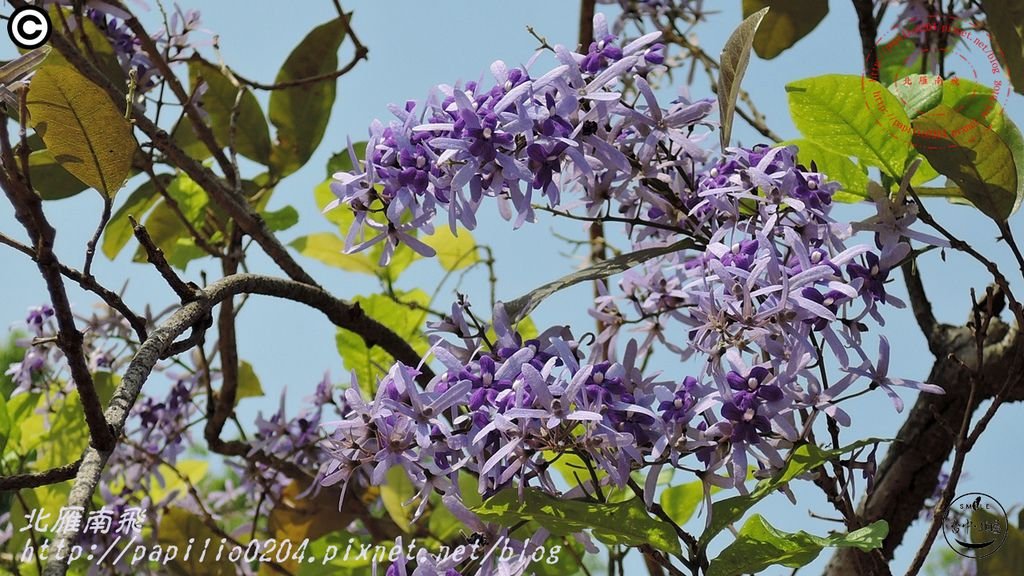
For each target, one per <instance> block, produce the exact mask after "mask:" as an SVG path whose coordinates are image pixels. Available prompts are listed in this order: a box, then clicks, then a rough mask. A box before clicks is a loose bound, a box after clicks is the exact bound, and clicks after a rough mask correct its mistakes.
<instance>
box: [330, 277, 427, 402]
mask: <svg viewBox="0 0 1024 576" xmlns="http://www.w3.org/2000/svg"><path fill="white" fill-rule="evenodd" d="M395 297H396V298H397V299H399V300H400V301H401V302H404V303H406V304H410V305H413V306H418V307H424V306H427V305H428V304H430V296H429V295H428V294H427V293H426V292H424V291H422V290H419V289H417V290H412V291H410V292H402V291H397V290H396V291H395ZM354 301H355V303H356V304H359V307H360V308H362V309H363V311H364V312H366V315H367V316H369V317H370V318H373V319H374V320H376V321H378V322H380V323H381V324H383V325H385V326H387V327H388V328H390V329H391V330H392V331H394V332H395V334H398V335H399V336H401V337H402V338H404V339H405V341H406V342H408V343H409V345H410V346H412V347H413V349H414V350H416V352H418V353H420V354H426V352H427V349H428V348H429V344H428V342H427V339H426V337H424V336H423V327H424V322H426V317H427V314H426V312H424V311H423V310H419V309H415V308H413V307H412V306H409V305H406V304H399V303H398V302H395V301H394V300H392V299H391V298H390V297H389V296H387V295H385V294H374V295H372V296H357V297H356V298H355V299H354ZM335 341H336V343H337V345H338V353H339V354H340V355H341V359H342V361H343V362H344V363H345V368H347V369H349V370H354V371H355V373H356V379H357V380H358V382H359V385H360V387H361V388H362V390H363V391H364V392H366V393H368V394H369V395H372V394H373V393H374V392H376V389H377V379H378V378H380V377H382V376H384V374H386V373H387V371H388V370H389V369H390V368H391V365H392V364H393V363H394V361H395V360H394V358H392V357H391V355H390V354H388V353H387V352H385V351H383V350H381V349H380V347H379V346H374V347H373V348H367V347H366V342H364V341H363V339H362V337H360V336H358V335H356V333H354V332H350V331H348V330H345V329H344V328H339V329H338V333H337V337H336V340H335Z"/></svg>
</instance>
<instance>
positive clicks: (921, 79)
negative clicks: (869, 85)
mask: <svg viewBox="0 0 1024 576" xmlns="http://www.w3.org/2000/svg"><path fill="white" fill-rule="evenodd" d="M937 80H938V81H937ZM942 84H943V82H942V81H941V80H940V79H939V77H938V76H932V75H929V74H912V75H910V76H907V77H905V78H903V79H901V80H897V81H896V82H893V83H892V84H890V85H889V92H892V93H893V95H894V96H896V97H897V98H899V100H900V103H901V104H903V110H904V111H905V112H906V113H907V116H908V117H909V118H910V119H911V120H913V119H914V118H917V117H918V116H920V115H921V114H924V113H925V112H927V111H929V110H931V109H932V108H935V107H936V106H938V105H939V104H941V103H942Z"/></svg>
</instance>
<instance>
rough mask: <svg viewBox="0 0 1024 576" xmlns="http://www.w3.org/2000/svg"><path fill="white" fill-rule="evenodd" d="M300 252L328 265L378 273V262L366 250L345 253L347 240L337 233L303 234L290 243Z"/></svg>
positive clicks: (354, 270)
mask: <svg viewBox="0 0 1024 576" xmlns="http://www.w3.org/2000/svg"><path fill="white" fill-rule="evenodd" d="M288 245H289V246H291V247H292V248H294V249H295V250H297V251H298V253H299V254H302V255H303V256H306V257H307V258H313V259H314V260H319V261H320V262H323V263H324V264H327V265H328V266H334V267H335V268H341V269H342V270H348V271H349V272H361V273H363V274H370V275H373V274H376V273H377V263H376V262H374V261H371V260H370V258H369V257H368V256H367V255H366V252H360V253H358V254H344V251H345V242H344V241H343V240H342V239H341V238H339V237H338V235H337V234H332V233H330V232H319V233H317V234H310V235H309V236H302V237H300V238H296V239H295V240H292V241H291V242H290V243H289V244H288Z"/></svg>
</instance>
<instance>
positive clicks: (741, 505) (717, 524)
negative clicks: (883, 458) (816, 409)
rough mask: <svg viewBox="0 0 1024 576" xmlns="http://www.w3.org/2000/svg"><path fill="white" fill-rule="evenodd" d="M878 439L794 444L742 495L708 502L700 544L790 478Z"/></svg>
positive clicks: (705, 543)
mask: <svg viewBox="0 0 1024 576" xmlns="http://www.w3.org/2000/svg"><path fill="white" fill-rule="evenodd" d="M877 442H888V440H881V439H879V438H868V439H866V440H860V441H858V442H854V443H853V444H850V445H849V446H845V447H843V448H837V449H834V450H823V449H821V448H819V447H818V446H816V445H814V444H804V445H802V446H798V447H796V448H794V449H793V451H792V453H791V455H790V456H789V460H788V461H787V463H786V466H785V468H783V469H782V470H780V471H779V472H778V473H777V474H776V475H775V476H773V477H771V478H768V479H766V480H762V481H760V482H758V483H757V486H756V487H755V488H754V490H753V491H751V493H750V494H747V495H745V496H732V497H730V498H726V499H724V500H719V501H718V502H715V503H714V504H712V505H711V522H710V524H709V525H708V527H707V528H705V530H704V533H703V534H701V536H700V544H701V546H706V545H707V543H708V542H711V540H712V539H713V538H714V537H715V536H717V535H718V534H719V533H720V532H721V531H722V530H724V529H725V528H726V526H729V525H730V524H732V523H733V522H736V521H737V520H739V519H740V518H742V517H743V515H744V514H745V513H746V512H747V510H749V509H750V508H751V507H753V506H754V505H755V504H757V503H758V502H760V501H761V500H763V499H764V498H765V497H767V496H768V495H769V494H771V493H772V492H774V491H775V490H776V489H777V488H779V487H780V486H782V485H784V484H786V483H787V482H790V481H791V480H793V479H794V478H796V477H797V476H800V475H801V474H804V473H805V472H809V471H811V470H813V469H815V468H817V467H818V466H821V465H822V464H824V463H825V462H827V461H829V460H830V459H832V458H835V457H837V456H842V455H843V454H846V453H848V452H852V451H854V450H857V449H858V448H863V447H865V446H870V445H871V444H875V443H877Z"/></svg>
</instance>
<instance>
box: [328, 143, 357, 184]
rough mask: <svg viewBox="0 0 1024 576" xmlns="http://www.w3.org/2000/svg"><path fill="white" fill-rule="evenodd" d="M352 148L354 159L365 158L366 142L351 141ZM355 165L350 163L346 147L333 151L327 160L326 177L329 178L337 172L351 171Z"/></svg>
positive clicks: (350, 159)
mask: <svg viewBox="0 0 1024 576" xmlns="http://www.w3.org/2000/svg"><path fill="white" fill-rule="evenodd" d="M352 150H353V151H354V152H355V155H356V160H357V161H359V160H362V159H363V158H366V142H365V141H363V142H353V143H352ZM354 169H355V166H353V165H352V158H351V156H349V153H348V148H346V149H344V150H342V151H341V152H335V153H334V155H333V156H331V158H330V160H328V161H327V177H328V178H331V177H332V176H334V175H335V174H337V173H338V172H352V171H353V170H354Z"/></svg>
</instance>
